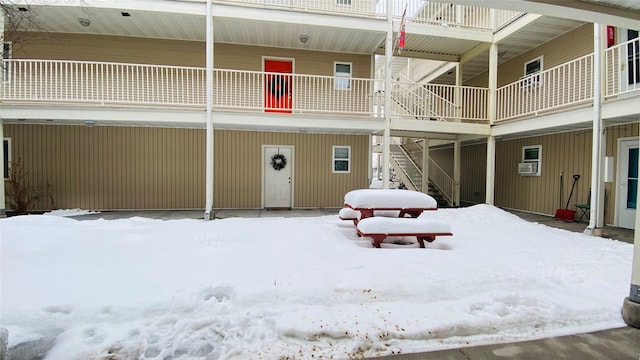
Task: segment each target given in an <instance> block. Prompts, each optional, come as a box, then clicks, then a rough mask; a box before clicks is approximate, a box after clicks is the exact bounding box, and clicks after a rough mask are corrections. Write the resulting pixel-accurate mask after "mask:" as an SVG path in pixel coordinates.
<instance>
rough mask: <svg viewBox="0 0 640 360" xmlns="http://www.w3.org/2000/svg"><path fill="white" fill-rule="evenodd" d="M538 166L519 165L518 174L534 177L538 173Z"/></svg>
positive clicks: (531, 164) (529, 164) (533, 164)
mask: <svg viewBox="0 0 640 360" xmlns="http://www.w3.org/2000/svg"><path fill="white" fill-rule="evenodd" d="M537 165H538V164H536V163H519V164H518V174H520V175H536V173H537V172H538V166H537Z"/></svg>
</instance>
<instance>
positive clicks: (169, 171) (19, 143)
mask: <svg viewBox="0 0 640 360" xmlns="http://www.w3.org/2000/svg"><path fill="white" fill-rule="evenodd" d="M4 134H5V136H6V137H9V138H11V146H12V153H11V154H12V158H13V159H14V160H15V159H18V158H19V159H21V160H22V162H23V163H24V165H25V166H26V168H27V170H28V173H29V182H30V183H31V184H45V183H46V182H47V181H48V182H49V183H50V184H51V193H52V196H53V200H54V203H53V204H52V203H51V201H49V200H48V199H46V201H43V202H42V203H41V204H40V207H39V208H40V209H51V208H53V207H55V208H83V209H95V210H108V209H199V208H202V209H203V208H204V200H205V194H204V190H205V183H204V181H205V152H204V148H205V138H204V135H205V134H204V130H201V129H167V128H142V127H91V128H89V127H84V126H59V125H5V128H4ZM214 141H215V144H214V147H215V153H214V154H215V155H214V157H215V170H214V187H215V189H214V191H215V194H214V207H216V208H259V207H261V205H262V203H261V201H262V192H261V185H262V161H261V159H262V145H291V146H293V147H294V157H295V163H294V164H293V166H294V169H295V173H294V190H295V193H294V200H295V203H294V207H339V206H341V205H342V201H343V196H344V193H346V192H347V191H349V190H352V189H357V188H363V187H367V186H368V169H369V165H368V154H367V153H368V149H369V137H368V136H366V135H318V134H298V133H273V132H254V131H230V130H217V131H215V139H214ZM333 145H346V146H351V151H352V158H351V166H352V171H351V173H349V174H334V173H332V171H331V169H332V168H331V166H332V163H331V156H332V154H331V151H332V146H333Z"/></svg>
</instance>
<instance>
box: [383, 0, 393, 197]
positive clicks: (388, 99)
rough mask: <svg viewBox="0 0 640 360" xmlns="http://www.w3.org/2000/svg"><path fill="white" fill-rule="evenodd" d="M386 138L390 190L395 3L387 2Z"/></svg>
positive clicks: (386, 174) (385, 184) (386, 180)
mask: <svg viewBox="0 0 640 360" xmlns="http://www.w3.org/2000/svg"><path fill="white" fill-rule="evenodd" d="M384 56H385V64H386V66H385V71H384V119H385V127H384V136H383V139H382V188H383V189H388V188H389V165H390V162H389V157H390V153H391V146H390V145H391V144H390V143H391V88H392V86H393V84H392V83H391V63H392V61H393V1H387V40H386V43H385V47H384Z"/></svg>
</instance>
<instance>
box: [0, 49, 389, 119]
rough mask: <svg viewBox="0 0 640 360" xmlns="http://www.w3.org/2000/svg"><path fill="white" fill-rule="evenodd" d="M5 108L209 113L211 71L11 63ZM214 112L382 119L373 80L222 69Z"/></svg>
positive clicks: (3, 90) (0, 92)
mask: <svg viewBox="0 0 640 360" xmlns="http://www.w3.org/2000/svg"><path fill="white" fill-rule="evenodd" d="M3 70H4V77H5V81H3V83H2V86H1V87H0V99H1V100H3V101H39V102H54V103H97V104H100V105H113V104H130V105H141V106H163V107H167V106H174V107H200V108H203V107H204V106H205V97H206V94H205V91H206V87H205V82H206V77H205V70H204V69H203V68H193V67H173V66H159V65H137V64H120V63H103V62H82V61H50V60H5V61H3ZM213 78H214V80H213V106H214V107H215V108H217V109H227V110H238V111H279V112H294V113H306V114H310V113H314V114H322V113H341V114H350V115H364V116H374V114H373V109H374V107H373V103H374V94H373V89H374V88H376V87H377V88H380V87H381V85H379V84H376V80H372V79H356V78H351V79H344V78H335V77H330V76H317V75H301V74H287V75H283V74H277V73H266V72H259V71H240V70H222V69H215V70H214V76H213Z"/></svg>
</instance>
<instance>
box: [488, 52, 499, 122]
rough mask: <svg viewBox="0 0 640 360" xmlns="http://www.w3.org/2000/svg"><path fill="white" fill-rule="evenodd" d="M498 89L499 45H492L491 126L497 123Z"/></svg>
mask: <svg viewBox="0 0 640 360" xmlns="http://www.w3.org/2000/svg"><path fill="white" fill-rule="evenodd" d="M497 88H498V45H497V44H491V47H490V48H489V101H488V104H487V106H488V111H487V112H488V114H487V115H488V117H489V124H493V123H494V122H495V121H496V89H497Z"/></svg>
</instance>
